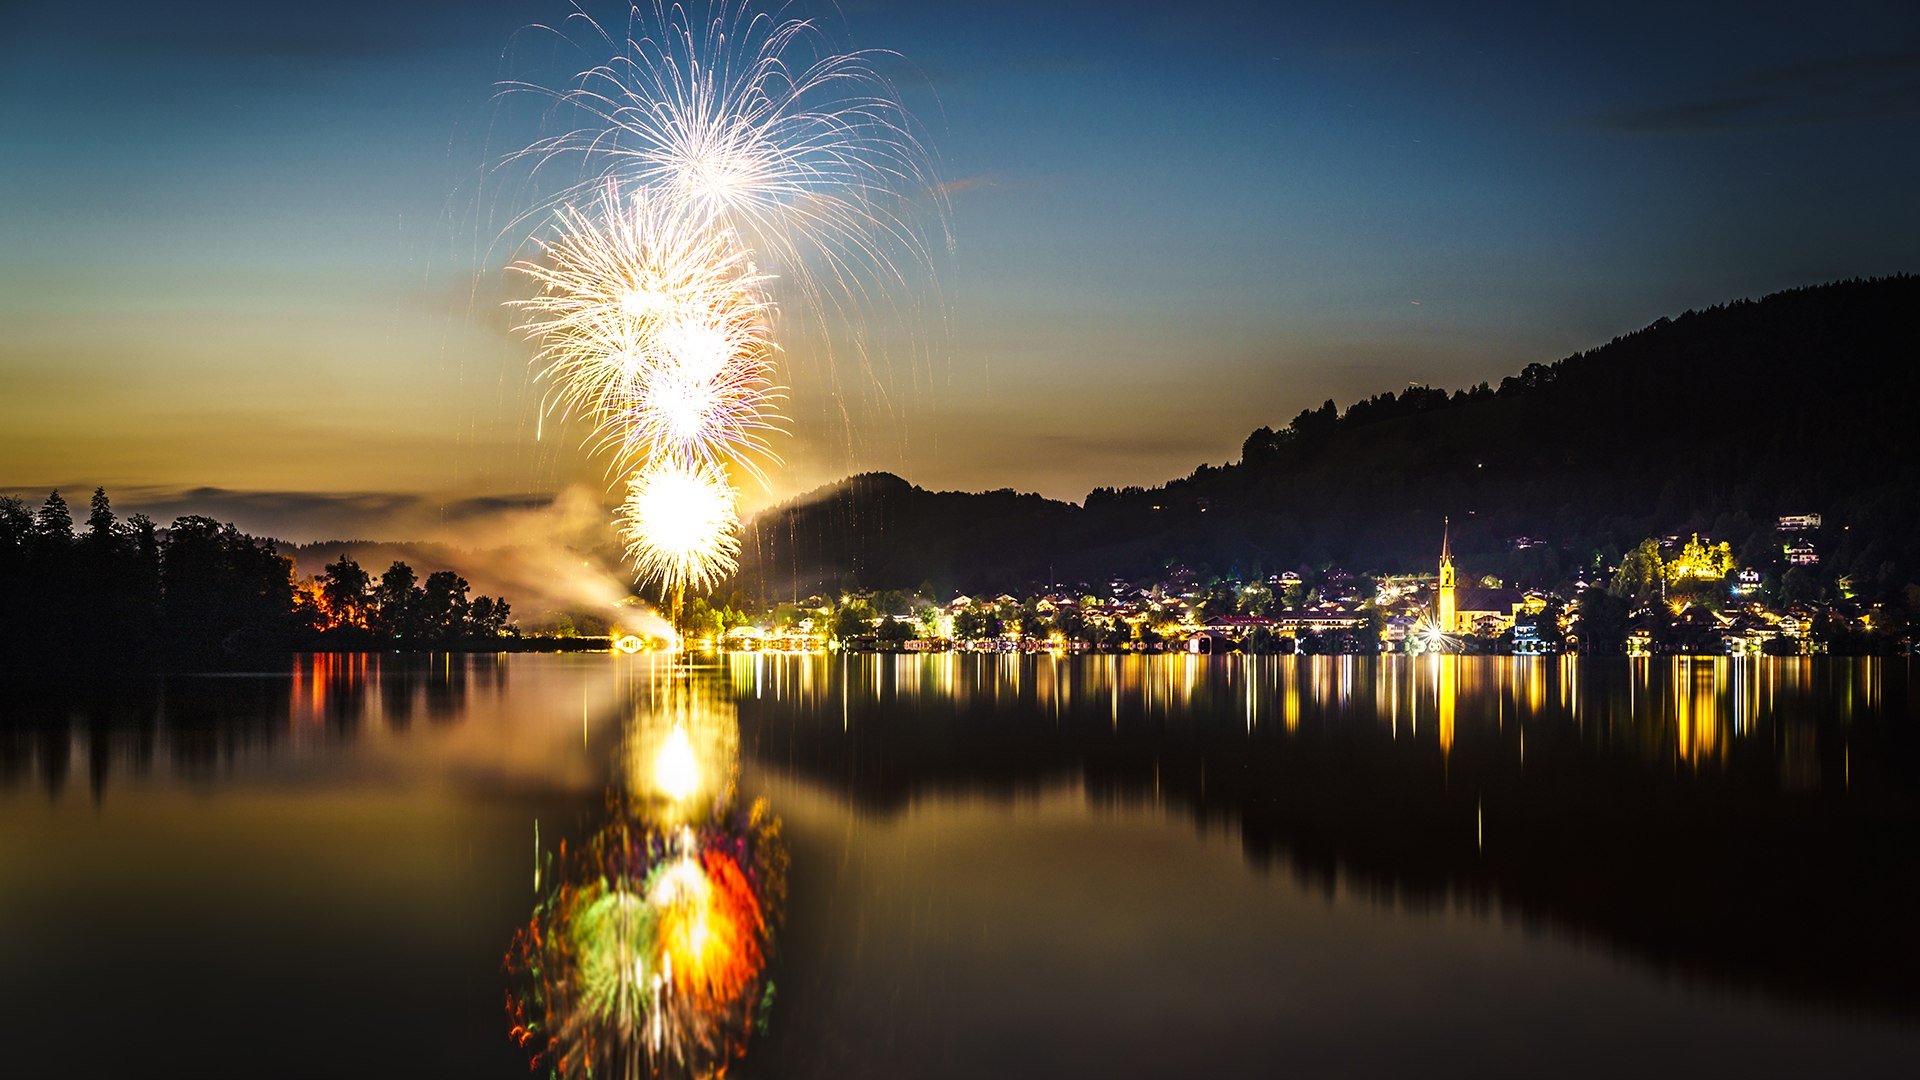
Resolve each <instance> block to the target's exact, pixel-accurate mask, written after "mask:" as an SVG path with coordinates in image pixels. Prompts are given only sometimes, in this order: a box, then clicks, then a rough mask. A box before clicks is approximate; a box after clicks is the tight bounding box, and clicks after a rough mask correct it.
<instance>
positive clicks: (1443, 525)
mask: <svg viewBox="0 0 1920 1080" xmlns="http://www.w3.org/2000/svg"><path fill="white" fill-rule="evenodd" d="M1452 525H1453V519H1452V518H1451V517H1445V516H1443V517H1441V519H1440V558H1442V559H1451V558H1453V547H1452V545H1451V544H1450V543H1449V537H1448V535H1447V534H1448V533H1450V532H1452V531H1453V530H1452V528H1451V526H1452Z"/></svg>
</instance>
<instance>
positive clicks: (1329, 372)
mask: <svg viewBox="0 0 1920 1080" xmlns="http://www.w3.org/2000/svg"><path fill="white" fill-rule="evenodd" d="M1442 7H1443V6H1442V5H1427V4H1364V3H1362V4H1341V5H1325V6H1298V5H1283V4H1275V5H1227V4H1211V3H1205V2H1200V3H1184V4H1178V5H1174V4H1165V5H1134V4H1117V3H1106V4H1094V3H1057V4H1033V5H1021V4H1006V3H992V2H985V3H969V4H964V5H958V4H956V5H942V4H933V3H887V2H881V0H861V2H858V3H848V4H846V5H845V6H844V7H843V8H841V9H840V10H839V12H838V13H837V14H836V13H835V12H834V11H833V10H832V9H823V8H820V7H814V8H811V9H804V10H809V11H811V12H812V13H816V14H820V15H821V16H822V18H823V19H824V20H825V21H827V22H828V23H829V24H830V25H832V26H833V27H835V33H836V34H837V36H839V37H840V38H841V39H842V40H844V41H846V42H847V43H849V44H851V45H854V46H859V47H867V48H878V49H889V50H894V51H896V52H898V53H899V54H900V59H898V60H893V61H889V65H890V67H889V70H890V71H891V72H892V73H893V74H894V76H895V78H896V79H897V81H898V82H899V84H900V87H901V89H902V92H903V94H904V95H905V96H906V98H907V99H908V101H909V103H910V104H911V105H912V106H913V108H914V110H915V113H916V115H917V116H918V117H919V119H920V121H921V123H922V125H923V127H924V128H925V129H926V133H927V138H928V142H929V145H930V146H931V148H932V149H933V150H934V151H935V152H936V154H937V156H938V160H939V167H940V171H941V174H942V176H943V177H944V179H945V180H946V181H947V182H948V184H949V185H950V191H951V203H952V213H951V228H952V234H953V239H954V245H953V250H952V253H951V255H950V256H943V257H941V258H940V259H939V260H937V266H936V268H935V269H936V270H937V272H938V278H939V282H940V296H941V297H942V299H943V302H944V305H945V311H946V317H945V318H944V319H936V318H926V319H915V318H903V319H901V320H899V321H901V322H905V323H907V324H909V325H908V329H910V330H911V331H912V333H911V334H910V335H909V336H908V338H907V339H905V340H903V339H902V337H901V335H900V334H899V333H897V332H896V331H897V330H898V328H897V327H895V328H892V329H889V330H886V331H880V332H877V333H876V337H875V348H874V350H873V351H872V352H871V353H870V354H869V355H867V356H864V357H849V356H844V355H835V356H834V357H832V358H831V359H828V358H824V357H822V356H819V355H817V352H816V351H815V350H814V348H813V346H812V344H811V342H812V341H813V340H814V335H813V334H811V333H810V332H809V329H808V328H807V327H806V326H805V325H803V323H804V320H796V321H794V322H793V325H792V327H791V331H792V337H791V340H790V342H789V349H790V355H791V358H792V360H793V375H792V379H791V382H792V386H793V390H794V397H793V401H792V414H793V417H794V421H795V423H794V433H793V435H792V437H791V438H790V439H788V440H786V441H785V442H784V443H783V445H782V449H783V451H784V453H785V455H786V457H787V458H788V459H789V463H790V464H789V466H788V467H787V468H786V469H784V470H781V471H779V472H777V473H776V475H775V490H774V491H773V492H770V493H762V494H761V495H759V496H758V498H759V500H760V501H765V500H766V499H769V498H777V497H781V496H784V495H788V494H792V493H795V492H798V491H802V490H806V489H807V488H810V487H812V486H814V485H816V484H818V483H821V482H825V481H827V480H830V479H833V478H836V477H838V476H840V475H844V474H845V473H847V472H849V471H853V470H857V469H866V468H886V469H891V470H894V471H897V472H900V473H901V474H902V475H905V476H907V477H908V478H910V479H912V480H914V481H916V482H918V483H921V484H923V485H926V486H934V487H964V488H983V487H1002V486H1011V487H1016V488H1021V489H1026V490H1039V491H1042V492H1044V493H1046V494H1049V495H1054V496H1059V497H1063V498H1071V499H1078V498H1080V497H1082V496H1084V494H1085V492H1086V491H1087V489H1088V488H1090V487H1092V486H1094V485H1096V484H1130V483H1133V484H1147V483H1156V482H1160V481H1163V480H1166V479H1168V478H1171V477H1173V476H1176V475H1183V474H1185V473H1186V472H1188V471H1190V470H1191V469H1192V467H1193V466H1194V465H1196V464H1198V463H1200V462H1202V461H1211V462H1220V461H1225V460H1230V459H1232V458H1233V457H1235V456H1236V455H1237V453H1238V448H1239V445H1240V442H1241V440H1242V439H1243V438H1244V437H1245V435H1246V432H1247V431H1248V430H1250V429H1251V428H1253V427H1255V426H1258V425H1260V424H1277V423H1284V422H1285V421H1286V420H1287V419H1288V418H1289V417H1291V416H1292V415H1293V413H1295V412H1297V411H1298V410H1299V409H1300V408H1302V407H1305V406H1308V405H1313V404H1317V403H1318V402H1319V401H1321V400H1323V399H1325V398H1328V397H1331V398H1334V399H1336V400H1338V401H1341V402H1342V403H1344V402H1346V401H1348V400H1351V399H1353V398H1355V397H1359V396H1362V395H1365V394H1369V393H1374V392H1377V391H1380V390H1385V389H1390V388H1395V387H1399V386H1403V385H1405V384H1407V383H1408V382H1427V383H1433V384H1439V385H1445V386H1458V385H1463V384H1468V383H1472V382H1477V381H1479V380H1481V379H1493V380H1497V379H1498V378H1499V377H1500V376H1502V375H1503V374H1506V373H1509V372H1511V371H1513V370H1516V369H1518V368H1519V367H1521V366H1524V365H1525V364H1526V363H1529V362H1532V361H1537V360H1553V359H1557V358H1559V357H1561V356H1564V355H1566V354H1568V353H1570V352H1573V351H1576V350H1578V349H1581V348H1585V347H1588V346H1591V345H1595V344H1599V343H1601V342H1604V341H1605V340H1607V339H1608V338H1610V337H1612V336H1613V335H1614V334H1617V333H1621V332H1624V331H1627V330H1630V329H1633V328H1636V327H1638V326H1641V325H1644V324H1645V323H1647V322H1650V321H1652V320H1653V319H1655V318H1657V317H1659V316H1660V315H1663V314H1671V313H1675V312H1678V311H1681V310H1684V309H1686V308H1688V307H1694V306H1704V305H1707V304H1712V303H1716V302H1719V301H1722V300H1727V299H1732V298H1735V297H1741V296H1753V295H1759V294H1762V293H1765V292H1768V291H1772V290H1775V289H1779V288H1785V287H1790V286H1794V285H1801V284H1808V283H1812V282H1818V281H1823V280H1830V279H1833V278H1839V277H1848V276H1855V275H1873V274H1885V273H1891V272H1895V271H1903V270H1904V271H1913V270H1916V269H1920V259H1917V258H1916V255H1920V212H1916V210H1915V208H1914V205H1915V200H1914V198H1913V192H1914V191H1916V190H1920V150H1917V149H1916V147H1920V16H1917V15H1916V14H1915V13H1914V10H1913V7H1912V5H1910V4H1905V5H1902V4H1857V5H1856V4H1846V3H1840V4H1828V5H1821V6H1819V7H1818V8H1808V7H1806V6H1804V5H1800V6H1786V5H1763V4H1742V5H1725V6H1719V5H1714V6H1707V5H1693V6H1688V5H1647V6H1641V7H1635V6H1631V5H1624V6H1623V5H1609V6H1604V7H1602V6H1592V5H1587V6H1582V7H1578V8H1574V7H1565V8H1562V7H1557V6H1552V7H1550V6H1547V5H1534V6H1529V7H1523V8H1520V9H1519V10H1517V11H1516V10H1508V9H1505V8H1503V7H1501V6H1493V5H1478V6H1476V5H1446V6H1444V8H1445V10H1442ZM567 10H568V9H567V8H566V7H565V6H562V5H555V4H550V3H499V2H481V3H461V4H436V3H417V4H408V5H386V4H371V3H365V4H362V3H337V4H329V5H324V6H293V5H253V4H248V5H242V4H222V3H199V4H196V3H183V4H174V5H150V4H148V5H135V4H121V3H115V2H107V3H90V4H87V5H83V6H79V7H74V6H43V7H40V8H30V9H26V10H16V11H14V12H12V13H10V14H9V15H8V16H7V27H8V29H7V32H6V33H4V34H0V148H4V153H0V386H4V387H5V392H4V393H3V394H0V488H21V489H26V488H36V487H45V486H50V485H54V484H60V485H64V486H68V487H83V486H84V487H87V488H90V487H92V486H93V485H95V484H101V483H104V484H106V485H108V487H109V488H110V489H112V490H116V491H122V492H125V493H126V495H125V496H124V497H126V498H132V499H133V500H134V501H138V500H139V499H140V498H143V497H148V496H151V497H153V498H155V499H158V498H160V497H161V496H162V495H166V496H168V497H170V498H175V497H177V496H178V494H179V492H180V491H181V490H184V489H194V488H202V487H210V488H218V489H221V490H222V491H223V492H227V493H261V494H262V495H263V497H264V496H265V495H268V494H271V495H272V496H274V497H275V498H276V499H278V500H279V501H276V502H272V503H271V504H270V505H271V506H273V507H279V508H281V510H279V511H273V512H269V511H266V510H262V511H261V513H260V515H259V518H258V519H257V520H255V521H252V522H248V523H250V524H253V525H254V527H257V528H276V527H278V528H281V529H282V531H296V532H298V531H305V530H307V528H308V526H307V525H306V524H301V525H299V526H294V527H289V526H287V525H286V524H285V519H284V517H283V518H282V520H281V521H279V522H276V521H275V520H273V513H281V512H283V511H284V507H285V506H286V505H288V504H287V501H286V500H287V496H289V495H311V496H313V497H315V498H317V499H321V500H323V502H324V498H326V497H330V496H342V495H347V494H353V495H356V496H365V495H367V494H369V493H380V494H399V495H404V496H408V497H417V498H418V500H419V501H420V502H421V503H422V505H423V507H425V508H427V510H426V512H429V513H430V512H431V508H432V507H433V506H435V505H444V504H448V503H450V502H452V501H454V500H459V499H470V498H476V497H494V496H515V495H519V494H523V493H527V492H540V491H551V490H554V489H556V488H558V487H560V486H563V485H565V484H567V483H570V482H575V481H582V482H594V481H597V479H598V475H599V474H598V470H597V467H596V466H595V465H593V464H592V463H590V462H588V461H587V460H586V458H585V455H584V454H582V453H581V452H580V451H579V449H578V448H577V446H576V444H575V441H574V435H573V433H570V432H566V431H555V430H552V429H543V426H542V425H541V424H539V422H538V420H537V410H538V401H539V389H538V387H537V386H536V385H534V384H533V382H532V380H531V378H530V374H529V372H528V370H527V363H526V360H527V349H526V347H525V345H524V344H523V343H520V342H518V341H516V340H515V339H514V338H513V337H512V335H511V334H510V333H509V332H508V326H509V320H508V319H507V318H506V317H505V316H503V315H502V314H501V313H500V312H499V310H498V308H497V302H498V300H499V299H500V298H501V297H503V296H504V295H506V294H507V292H508V291H510V290H511V289H512V288H513V285H512V283H510V282H508V281H506V280H505V279H504V277H503V275H502V273H501V266H502V265H503V264H504V262H505V261H506V259H507V258H508V256H509V253H510V249H511V246H512V241H513V236H512V235H510V234H506V235H503V234H502V232H501V226H502V224H503V223H504V222H505V221H506V220H508V219H510V218H511V217H512V215H513V214H514V213H516V212H517V211H519V210H521V209H524V208H525V207H524V205H521V203H522V202H523V201H524V198H525V192H523V191H518V190H516V189H515V188H514V186H513V185H512V184H510V183H506V182H505V180H506V179H508V174H506V173H501V172H496V171H490V170H491V169H492V167H493V166H495V165H497V163H498V162H499V160H500V158H501V155H502V154H504V153H505V152H506V151H507V150H509V149H511V148H512V147H513V146H515V145H519V144H521V143H523V142H524V141H525V140H526V139H527V138H529V137H531V136H532V135H533V134H534V133H535V132H536V131H537V130H538V128H537V125H536V124H535V123H534V121H535V120H536V119H537V116H536V112H537V110H533V109H530V108H526V107H522V106H519V105H516V104H514V103H513V102H508V103H506V104H504V105H503V104H502V103H501V102H500V101H499V99H498V97H497V94H496V84H497V83H498V82H499V81H500V80H502V79H504V78H520V79H528V80H531V81H535V82H545V83H549V84H556V85H557V84H560V83H563V82H564V81H565V80H566V79H567V77H568V76H569V75H571V74H572V73H573V72H574V71H576V70H578V69H579V68H581V67H583V66H585V65H586V64H587V63H591V62H594V60H597V59H599V58H598V57H593V56H592V55H591V51H590V50H583V49H582V48H580V47H579V46H580V45H581V43H583V42H584V40H585V38H584V35H581V34H578V33H575V34H573V35H572V36H573V38H574V39H575V40H574V42H573V44H569V43H568V42H566V41H563V40H561V39H559V38H556V37H555V36H554V35H552V34H547V33H543V32H541V31H539V30H538V29H535V28H536V27H537V26H539V25H542V24H549V25H551V24H557V23H558V22H559V21H560V20H561V19H562V18H563V17H564V16H565V14H566V11H567ZM593 10H594V11H595V12H596V13H597V14H602V15H605V14H607V13H608V12H609V11H611V12H612V13H613V15H614V16H615V17H616V19H617V16H618V13H619V11H620V10H621V9H619V8H617V7H614V8H607V7H597V8H594V9H593ZM536 434H538V435H540V436H541V437H540V438H538V439H536V437H535V436H536ZM142 493H146V494H145V495H143V494H142ZM364 501H365V500H364V499H363V500H362V502H364ZM377 501H379V503H380V505H383V506H386V505H390V504H391V503H390V500H377ZM261 505H262V506H267V505H269V504H268V503H265V502H263V503H262V504H261ZM367 527H368V528H372V529H374V530H375V531H393V530H395V529H399V528H401V527H402V526H401V525H400V524H398V523H393V522H388V523H386V524H385V525H382V524H381V523H378V522H371V523H368V525H367Z"/></svg>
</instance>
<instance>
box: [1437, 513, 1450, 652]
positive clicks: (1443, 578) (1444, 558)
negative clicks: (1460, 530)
mask: <svg viewBox="0 0 1920 1080" xmlns="http://www.w3.org/2000/svg"><path fill="white" fill-rule="evenodd" d="M1448 524H1450V522H1448V521H1447V520H1446V519H1445V518H1442V519H1441V525H1440V594H1439V595H1438V596H1437V597H1435V598H1434V601H1433V621H1434V622H1436V623H1439V624H1440V632H1441V633H1443V634H1451V633H1453V632H1454V627H1453V621H1454V620H1453V611H1454V608H1453V547H1452V546H1451V544H1450V543H1449V542H1448V541H1449V538H1448V536H1447V533H1448V531H1449V530H1448V528H1447V526H1448Z"/></svg>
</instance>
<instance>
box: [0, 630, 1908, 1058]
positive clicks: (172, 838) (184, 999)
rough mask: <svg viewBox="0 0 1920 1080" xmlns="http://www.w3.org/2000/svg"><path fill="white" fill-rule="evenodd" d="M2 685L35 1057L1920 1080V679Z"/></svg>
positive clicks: (962, 664)
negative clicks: (1888, 1079)
mask: <svg viewBox="0 0 1920 1080" xmlns="http://www.w3.org/2000/svg"><path fill="white" fill-rule="evenodd" d="M5 683H6V690H5V695H4V699H3V700H4V702H5V704H4V706H0V1016H4V1017H5V1018H6V1021H5V1031H6V1033H7V1036H8V1038H7V1042H8V1044H9V1046H8V1049H7V1061H8V1066H7V1069H6V1071H7V1073H8V1074H9V1075H18V1076H30V1075H34V1076H37V1075H61V1076H68V1077H73V1076H121V1075H182V1074H190V1075H195V1076H453V1075H459V1076H463V1077H488V1076H499V1077H522V1076H527V1075H529V1073H528V1069H529V1062H530V1055H531V1054H533V1053H535V1052H539V1051H542V1050H543V1049H544V1050H546V1051H547V1054H548V1056H547V1057H545V1058H543V1059H542V1061H543V1064H542V1066H541V1068H542V1070H543V1072H542V1074H544V1070H545V1069H546V1068H547V1067H548V1065H550V1064H552V1063H554V1062H555V1061H563V1060H572V1061H575V1062H578V1061H583V1060H587V1059H588V1057H591V1056H592V1055H603V1057H604V1060H606V1061H609V1062H612V1063H613V1064H611V1065H608V1066H603V1068H602V1070H601V1073H597V1075H599V1074H604V1073H611V1074H615V1075H617V1074H618V1073H619V1072H620V1071H623V1070H625V1069H634V1068H637V1069H639V1070H641V1071H644V1070H645V1068H646V1067H647V1065H648V1063H649V1062H653V1063H661V1062H664V1063H665V1066H664V1068H665V1071H668V1072H676V1071H683V1070H685V1069H699V1068H704V1067H707V1066H710V1065H712V1064H716V1063H720V1062H725V1061H727V1060H729V1059H730V1058H732V1056H733V1055H735V1054H741V1055H742V1056H740V1057H738V1059H737V1060H736V1061H734V1062H733V1064H732V1065H731V1066H730V1068H729V1072H730V1073H731V1074H733V1075H740V1076H748V1077H779V1076H796V1077H849V1076H853V1077H859V1076H875V1077H898V1076H948V1077H982V1076H1003V1075H1025V1076H1098V1077H1133V1076H1141V1077H1145V1076H1176V1075H1210V1076H1233V1077H1239V1076H1246V1077H1255V1076H1259V1077H1267V1076H1273V1075H1278V1074H1294V1075H1305V1076H1318V1075H1329V1074H1338V1075H1373V1076H1388V1075H1405V1074H1407V1073H1411V1072H1414V1071H1416V1070H1417V1071H1419V1072H1421V1073H1424V1074H1432V1073H1439V1074H1443V1075H1451V1074H1475V1075H1523V1074H1524V1075H1538V1074H1550V1075H1557V1076H1618V1075H1623V1074H1632V1075H1680V1074H1700V1073H1702V1072H1705V1073H1708V1074H1714V1075H1729V1074H1738V1075H1744V1076H1806V1075H1812V1074H1821V1075H1840V1074H1845V1075H1862V1076H1870V1075H1889V1076H1892V1075H1902V1076H1904V1075H1911V1074H1912V1069H1913V1062H1914V1061H1916V1060H1920V980H1916V979H1915V978H1914V975H1913V973H1914V971H1915V965H1916V961H1920V926H1917V925H1916V919H1917V918H1920V844H1917V843H1916V838H1917V837H1920V737H1917V735H1920V699H1916V696H1915V694H1914V672H1913V670H1912V668H1911V666H1910V665H1909V663H1908V662H1906V661H1900V660H1844V659H1839V658H1832V659H1829V658H1823V657H1816V658H1799V659H1758V658H1757V659H1746V660H1733V659H1711V658H1708V659H1638V660H1628V659H1603V658H1580V659H1574V658H1506V657H1457V656H1452V657H1443V656H1435V657H1411V658H1410V657H1240V656H1228V657H1188V656H1130V657H1111V656H1085V657H1059V658H1056V657H1050V656H1044V655H1041V656H977V655H938V656H898V657H895V656H850V657H813V656H774V655H735V656H722V657H704V658H695V659H694V660H693V662H692V663H691V664H688V665H684V666H675V665H673V664H671V663H669V662H668V661H667V660H666V659H665V658H663V657H650V656H644V655H642V656H634V657H613V656H607V655H537V654H523V655H513V656H435V657H406V656H392V655H314V656H302V657H295V658H291V659H290V660H289V661H288V662H287V663H286V664H285V665H284V666H282V667H278V668H276V669H274V670H269V671H259V672H246V673H223V674H217V675H170V676H166V677H164V678H151V679H142V678H126V679H104V678H103V679H92V680H85V681H77V680H73V681H69V680H57V679H51V678H49V679H33V678H27V677H23V676H18V675H15V676H8V677H6V679H5ZM623 882H624V883H625V884H624V885H623V884H622V883H623ZM663 896H666V897H669V898H670V899H671V898H676V897H677V898H679V899H676V900H673V901H672V902H673V903H676V904H681V905H682V907H673V906H671V904H669V906H667V907H659V904H661V903H664V901H662V900H661V897H663ZM695 896H697V897H698V898H699V903H700V904H703V905H706V906H704V907H700V908H699V909H698V912H697V914H698V919H697V920H695V921H691V922H689V921H686V919H685V918H682V916H685V915H686V912H688V911H693V910H694V909H693V908H692V907H687V906H685V905H688V904H692V903H693V901H692V900H688V899H687V898H688V897H695ZM648 905H654V906H653V907H649V906H648ZM687 918H691V916H687ZM676 920H679V921H676ZM635 935H640V936H635ZM676 935H678V936H676ZM637 941H638V942H644V947H643V946H642V945H636V944H635V942H637ZM649 950H652V951H649ZM663 957H664V958H668V960H671V959H672V958H678V962H679V967H678V968H677V969H675V968H674V967H673V966H672V963H671V962H666V961H663V960H662V959H661V958H663ZM663 964H664V966H663ZM629 969H630V970H629ZM623 1010H624V1011H623ZM622 1017H631V1018H632V1019H631V1020H630V1021H629V1020H623V1019H621V1018H622ZM623 1023H626V1024H629V1026H627V1027H622V1026H621V1024H623ZM515 1025H519V1027H520V1029H521V1030H520V1032H519V1035H518V1036H517V1037H516V1036H514V1035H513V1033H512V1029H513V1028H514V1027H515ZM663 1047H664V1049H662V1048H663ZM568 1053H573V1054H575V1055H576V1056H575V1057H573V1058H571V1059H568V1058H567V1056H566V1055H567V1054H568ZM675 1054H679V1055H680V1056H679V1057H675V1056H674V1055H675ZM594 1060H602V1058H595V1059H594Z"/></svg>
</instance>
